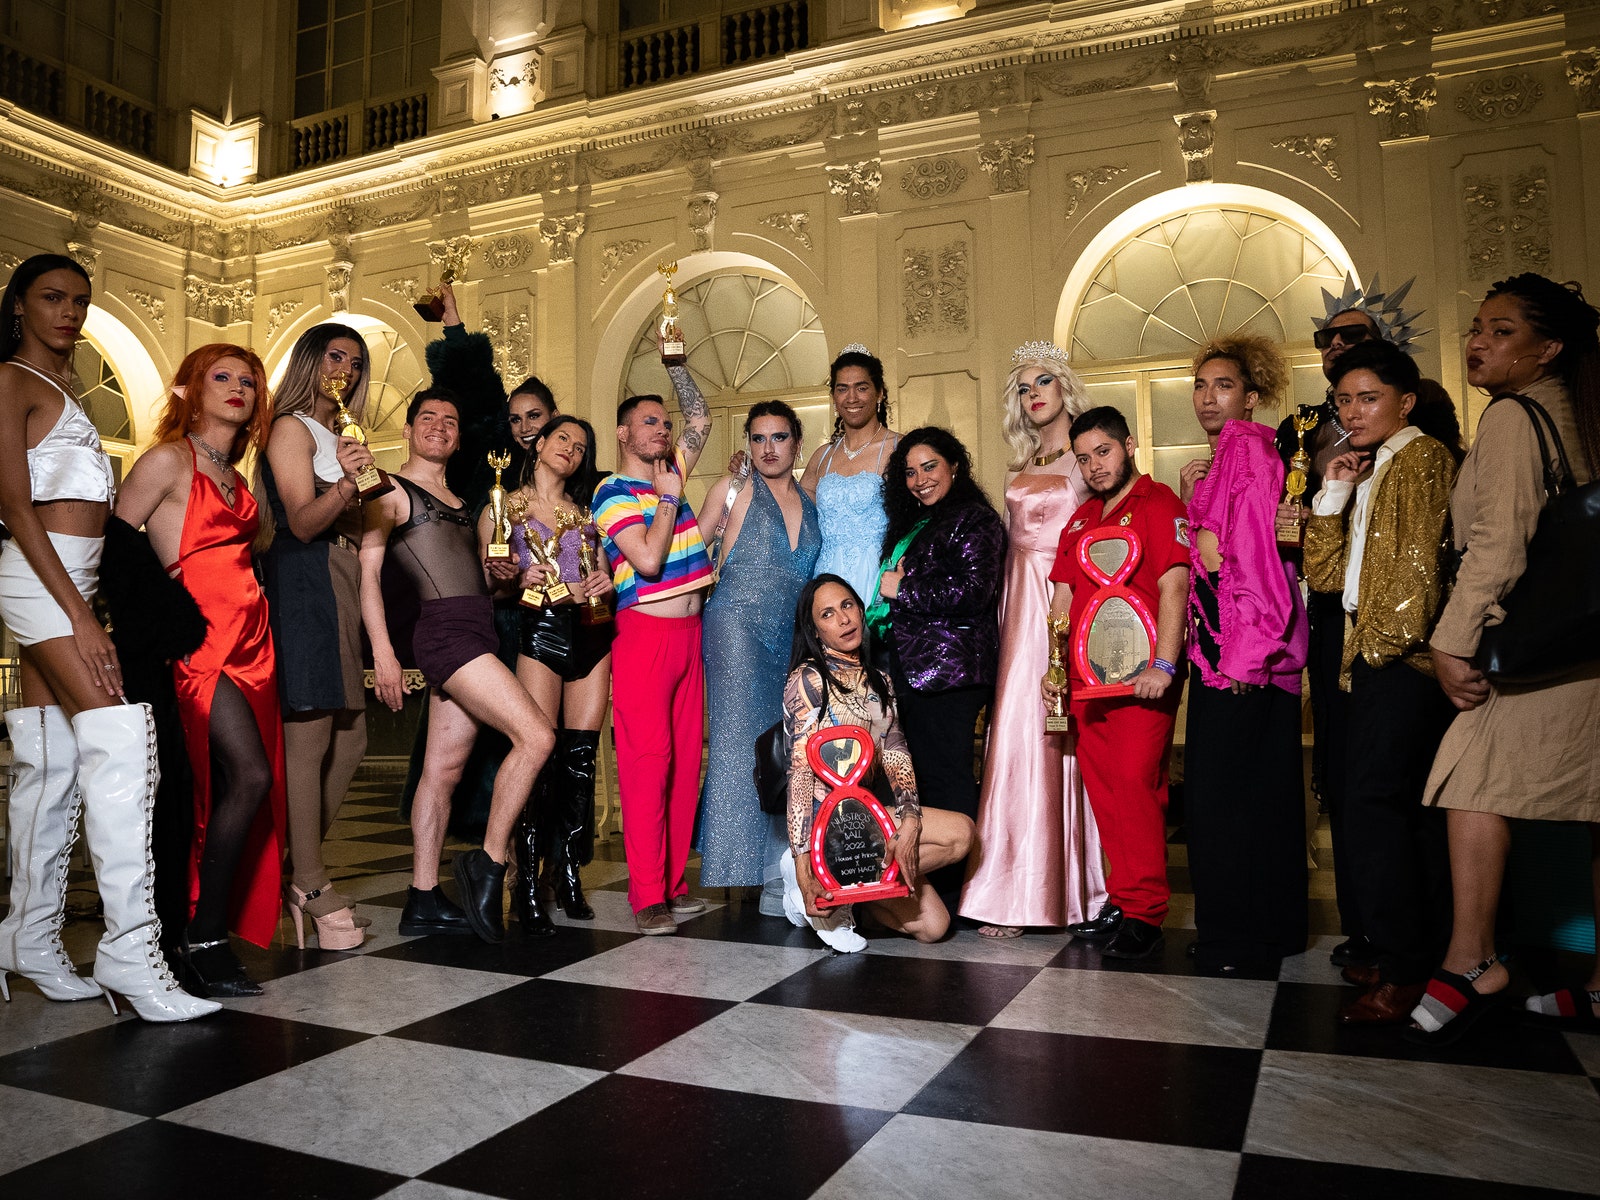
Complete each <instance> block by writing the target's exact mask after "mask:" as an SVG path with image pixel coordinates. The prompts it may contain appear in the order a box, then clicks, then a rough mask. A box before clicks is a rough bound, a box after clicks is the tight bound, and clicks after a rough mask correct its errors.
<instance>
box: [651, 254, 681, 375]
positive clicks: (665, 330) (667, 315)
mask: <svg viewBox="0 0 1600 1200" xmlns="http://www.w3.org/2000/svg"><path fill="white" fill-rule="evenodd" d="M656 270H657V271H659V272H660V273H661V274H662V275H663V276H664V277H665V278H666V281H667V290H666V291H664V292H662V293H661V321H660V324H658V325H657V328H658V329H659V330H660V331H661V361H662V362H663V363H665V364H666V365H667V366H669V367H670V366H675V365H677V364H678V363H681V362H682V361H683V360H684V357H685V354H684V348H683V326H682V325H681V324H679V322H678V293H677V292H676V291H674V290H673V287H672V277H673V276H674V275H676V274H677V272H678V264H677V263H676V262H662V263H657V264H656Z"/></svg>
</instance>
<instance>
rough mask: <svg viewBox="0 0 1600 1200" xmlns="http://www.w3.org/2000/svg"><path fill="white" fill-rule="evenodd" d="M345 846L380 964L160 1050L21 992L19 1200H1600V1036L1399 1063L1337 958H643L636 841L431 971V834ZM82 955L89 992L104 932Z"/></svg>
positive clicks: (128, 1027) (394, 829)
mask: <svg viewBox="0 0 1600 1200" xmlns="http://www.w3.org/2000/svg"><path fill="white" fill-rule="evenodd" d="M333 836H334V838H335V839H336V841H335V842H334V844H333V845H331V846H330V847H329V859H330V861H331V862H332V863H335V864H338V870H337V875H338V876H339V877H340V878H341V880H342V883H341V886H342V887H344V888H346V889H347V890H348V891H349V892H350V893H351V894H353V895H355V896H357V897H359V898H360V899H361V900H362V901H363V911H364V912H365V913H367V914H368V915H370V916H371V917H372V920H373V926H372V930H371V933H372V934H374V935H376V936H374V937H371V938H370V939H369V940H368V942H367V943H366V945H365V947H364V948H363V950H362V952H360V953H354V954H322V953H320V952H318V951H316V950H307V951H305V952H300V951H297V950H295V949H294V946H293V941H292V934H288V937H289V941H288V944H287V945H286V946H285V945H283V944H281V943H282V941H283V938H284V935H285V934H286V933H287V931H288V927H287V925H285V926H283V927H281V928H280V944H277V945H274V946H273V947H272V948H271V949H270V950H267V951H256V950H253V949H251V948H249V947H244V948H243V956H244V957H245V959H246V961H247V963H248V965H249V967H250V968H251V971H252V973H253V974H254V975H255V976H256V978H258V979H260V980H262V981H263V982H264V983H265V984H266V989H267V990H266V995H265V996H263V997H261V998H259V999H255V1000H248V1001H232V1002H229V1003H228V1005H227V1010H226V1011H225V1012H223V1013H222V1014H219V1015H218V1016H216V1017H213V1018H211V1019H209V1020H205V1021H200V1022H196V1023H194V1024H191V1025H180V1026H169V1027H161V1026H153V1025H146V1024H143V1023H141V1022H139V1021H138V1020H137V1019H134V1018H132V1017H128V1016H125V1017H123V1018H122V1019H120V1020H115V1021H114V1020H112V1018H111V1017H110V1014H109V1012H108V1010H107V1009H106V1007H105V1006H104V1005H103V1004H94V1003H88V1002H85V1003H80V1004H51V1003H48V1002H46V1001H44V1000H43V999H42V998H41V997H40V996H39V994H38V992H37V991H36V990H35V989H34V988H33V987H32V985H31V984H27V983H25V982H22V981H19V980H17V979H16V978H15V977H13V980H12V987H13V998H12V1003H11V1004H10V1005H9V1006H6V1007H5V1008H4V1010H3V1012H0V1195H5V1196H15V1197H44V1196H52V1195H67V1196H83V1197H117V1198H119V1200H122V1198H126V1200H138V1198H142V1197H160V1198H161V1200H170V1198H171V1197H172V1196H174V1195H180V1196H181V1195H195V1194H201V1195H219V1196H224V1197H228V1198H230V1200H232V1198H239V1200H244V1198H249V1197H294V1198H297V1200H298V1198H305V1197H338V1198H341V1200H347V1198H359V1197H375V1196H392V1197H404V1198H406V1200H443V1198H445V1197H457V1198H459V1197H474V1196H490V1197H506V1198H520V1197H529V1198H532V1197H538V1198H540V1200H544V1198H549V1197H565V1196H627V1197H630V1198H643V1197H653V1196H662V1197H695V1198H697V1200H698V1198H710V1197H723V1196H726V1197H736V1198H738V1200H753V1198H754V1200H782V1198H785V1197H806V1196H818V1197H833V1198H841V1200H842V1198H845V1197H851V1198H854V1197H861V1198H863V1200H883V1198H888V1197H906V1198H914V1200H935V1198H938V1197H961V1198H963V1200H965V1198H981V1197H1004V1198H1006V1200H1012V1198H1015V1197H1034V1196H1039V1197H1052V1198H1053V1197H1068V1196H1072V1197H1076V1196H1083V1197H1096V1198H1119V1197H1137V1198H1139V1200H1149V1198H1166V1197H1227V1196H1237V1197H1273V1198H1281V1197H1294V1198H1295V1200H1317V1198H1320V1197H1335V1196H1360V1197H1364V1198H1377V1197H1389V1196H1397V1197H1399V1196H1403V1197H1408V1198H1412V1200H1421V1198H1425V1197H1436V1196H1437V1197H1444V1196H1450V1197H1452V1198H1461V1200H1473V1198H1478V1197H1491V1196H1494V1197H1498V1196H1512V1195H1516V1196H1523V1195H1527V1196H1535V1195H1558V1194H1568V1195H1570V1194H1573V1193H1584V1192H1589V1191H1590V1190H1591V1189H1595V1188H1597V1187H1600V1094H1597V1086H1600V1084H1597V1080H1596V1076H1600V1037H1595V1036H1585V1035H1580V1034H1571V1033H1568V1034H1563V1033H1560V1032H1555V1031H1551V1030H1548V1029H1543V1028H1537V1027H1534V1026H1531V1025H1528V1024H1526V1023H1524V1022H1522V1021H1520V1020H1519V1019H1517V1018H1516V1017H1515V1016H1513V1015H1510V1014H1508V1015H1507V1016H1505V1017H1504V1018H1503V1019H1498V1020H1497V1024H1496V1025H1495V1027H1494V1028H1492V1029H1490V1030H1488V1031H1486V1032H1485V1034H1484V1035H1482V1036H1478V1037H1476V1038H1475V1039H1473V1040H1472V1041H1471V1043H1470V1044H1469V1045H1468V1046H1466V1047H1465V1048H1463V1049H1461V1050H1459V1051H1458V1052H1456V1053H1453V1054H1428V1053H1423V1052H1421V1051H1418V1050H1416V1049H1414V1048H1412V1047H1410V1046H1409V1045H1408V1044H1407V1043H1405V1042H1404V1041H1402V1040H1401V1038H1400V1037H1399V1035H1398V1033H1396V1032H1394V1031H1373V1030H1368V1031H1348V1030H1340V1029H1338V1028H1337V1027H1336V1023H1335V1021H1334V1012H1335V1009H1336V1006H1337V1005H1338V1002H1339V1000H1340V998H1341V996H1342V995H1343V994H1344V993H1345V991H1346V989H1344V988H1342V987H1341V985H1340V984H1339V981H1338V976H1337V974H1336V973H1335V971H1334V969H1333V968H1332V967H1330V966H1329V964H1328V960H1327V947H1328V946H1329V945H1331V943H1332V942H1333V940H1334V939H1333V938H1331V937H1323V938H1321V939H1319V946H1318V947H1317V948H1316V949H1314V950H1313V951H1312V952H1310V953H1308V954H1306V955H1303V956H1301V957H1300V958H1297V959H1294V960H1290V961H1289V962H1287V963H1286V964H1285V965H1284V968H1283V970H1282V972H1281V973H1280V975H1279V977H1278V978H1277V979H1257V980H1249V979H1237V980H1236V979H1230V980H1213V979H1202V978H1197V977H1195V975H1194V974H1193V972H1192V970H1191V969H1190V967H1189V963H1188V960H1187V959H1186V957H1185V955H1184V950H1185V948H1186V946H1187V945H1188V944H1189V942H1190V941H1191V940H1192V936H1193V935H1192V932H1190V931H1186V930H1184V929H1181V928H1175V929H1170V930H1169V934H1168V938H1167V943H1166V948H1165V953H1164V956H1163V957H1161V958H1160V959H1159V960H1158V961H1152V962H1149V963H1137V964H1114V963H1108V962H1103V961H1102V960H1101V959H1100V958H1099V957H1098V956H1097V955H1096V954H1095V953H1094V952H1093V951H1091V950H1088V949H1086V948H1084V947H1082V946H1077V945H1071V944H1069V943H1068V941H1067V939H1066V938H1065V937H1064V936H1062V935H1030V936H1026V937H1023V938H1021V939H1018V940H1016V941H1011V942H998V943H997V942H990V941H986V940H984V939H982V938H980V937H979V936H978V935H977V934H976V933H975V932H973V931H971V930H963V931H961V932H958V933H957V934H956V935H955V936H954V937H953V938H951V939H950V940H949V941H947V942H945V943H943V944H941V945H938V946H932V947H919V946H916V945H914V944H912V943H909V942H906V941H902V940H898V939H892V938H880V939H876V940H874V941H873V943H872V945H871V947H870V948H869V949H868V951H867V952H866V953H863V954H860V955H857V956H852V957H838V956H834V955H831V954H829V953H827V952H826V951H825V950H824V949H823V948H822V947H821V945H820V943H818V942H817V941H816V940H815V939H814V938H812V937H811V935H810V934H809V933H807V932H802V931H800V930H796V929H792V928H791V927H789V926H788V924H787V923H785V922H783V921H781V920H773V919H771V918H766V917H761V916H759V915H758V914H757V913H756V911H755V907H754V905H753V904H739V903H733V904H714V905H713V907H712V908H711V910H710V911H709V912H707V913H706V914H704V915H702V916H697V917H694V918H691V919H688V920H685V921H683V922H682V924H681V926H680V928H679V936H677V937H671V938H640V937H638V936H636V935H635V934H634V932H633V924H632V920H631V917H630V914H629V912H628V905H627V899H626V896H625V894H624V893H623V891H622V890H620V889H621V888H622V887H623V886H624V879H625V875H626V870H625V868H624V867H623V866H622V864H621V863H619V862H617V861H614V860H613V859H612V858H611V857H606V855H615V856H616V857H620V850H619V849H616V847H619V845H620V843H619V842H618V841H617V840H616V839H613V841H612V843H611V845H610V846H602V855H603V857H601V858H598V859H597V860H596V862H595V863H594V864H593V865H592V866H591V867H590V868H589V869H588V870H587V871H586V873H585V874H586V876H587V879H588V883H589V886H590V888H591V899H592V900H593V903H594V905H595V908H596V910H597V912H598V919H597V920H595V921H594V922H592V923H587V924H569V925H568V926H567V927H564V928H562V929H561V930H560V932H559V933H558V935H557V936H555V937H553V938H545V939H538V940H525V939H523V938H522V937H521V936H520V934H519V933H518V931H517V930H516V929H515V928H514V927H513V929H512V931H511V936H510V938H509V940H508V941H507V942H506V943H505V944H504V945H502V946H486V945H483V944H481V943H480V942H478V941H477V940H476V939H472V938H453V937H432V938H420V939H407V938H402V937H400V936H399V935H398V932H397V924H398V918H399V912H400V908H399V906H400V904H401V903H402V901H403V896H404V888H405V884H406V882H407V881H408V875H407V874H406V872H407V871H408V870H409V866H410V863H409V855H408V853H407V850H408V846H409V834H408V832H407V830H406V829H405V828H404V827H403V826H401V825H400V824H398V823H397V822H396V821H395V819H394V805H393V800H392V797H391V796H390V795H389V794H388V789H385V788H382V787H378V786H368V787H364V788H362V789H359V790H358V791H357V792H354V793H352V797H351V801H350V803H349V804H347V805H346V808H345V811H344V813H343V814H342V817H341V820H340V821H339V823H338V825H337V826H336V827H335V830H334V835H333ZM1175 851H1176V853H1175V859H1177V860H1179V861H1176V862H1175V867H1176V868H1177V869H1176V870H1175V872H1174V873H1175V875H1178V874H1179V873H1180V871H1181V846H1179V847H1175ZM75 898H77V897H76V895H75ZM707 898H708V899H720V898H721V893H717V894H716V895H715V896H710V895H708V897H707ZM1176 911H1179V910H1178V909H1177V908H1175V912H1176ZM1180 921H1181V918H1180ZM68 934H69V937H68V944H69V948H70V949H71V951H72V952H73V955H74V958H75V959H76V960H77V961H79V962H81V963H87V962H88V961H89V960H90V958H91V957H92V954H93V944H94V940H95V938H96V936H97V934H98V930H97V928H96V927H95V925H94V923H93V922H89V921H77V922H73V923H72V924H71V925H69V927H68ZM1567 965H1568V966H1569V967H1570V964H1567ZM1533 982H1542V981H1537V980H1533V979H1529V978H1525V977H1519V980H1518V983H1519V985H1522V986H1531V984H1532V983H1533Z"/></svg>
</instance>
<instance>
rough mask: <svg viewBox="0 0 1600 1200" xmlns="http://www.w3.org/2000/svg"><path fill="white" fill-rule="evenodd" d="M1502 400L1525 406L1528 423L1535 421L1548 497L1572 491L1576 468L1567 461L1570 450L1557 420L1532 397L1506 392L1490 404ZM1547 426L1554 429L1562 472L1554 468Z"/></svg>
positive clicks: (1523, 409)
mask: <svg viewBox="0 0 1600 1200" xmlns="http://www.w3.org/2000/svg"><path fill="white" fill-rule="evenodd" d="M1500 400H1515V401H1516V402H1517V403H1518V404H1519V405H1520V406H1521V407H1522V411H1523V412H1525V413H1527V414H1528V420H1530V421H1532V422H1533V433H1534V436H1535V437H1536V438H1538V440H1539V467H1540V469H1541V470H1542V471H1543V473H1544V490H1545V495H1546V496H1559V495H1561V493H1562V492H1565V491H1567V490H1568V489H1570V488H1572V487H1573V486H1574V485H1575V483H1576V480H1575V478H1574V476H1573V474H1572V465H1571V463H1570V462H1569V461H1568V459H1567V448H1566V446H1565V445H1564V444H1563V443H1562V441H1561V431H1560V430H1558V429H1557V428H1556V423H1555V420H1554V418H1552V417H1551V416H1550V413H1549V412H1548V411H1547V410H1546V409H1545V406H1544V405H1542V404H1540V403H1539V402H1538V401H1537V400H1535V399H1534V398H1533V397H1532V396H1524V395H1522V394H1521V393H1520V392H1505V393H1502V394H1501V395H1499V396H1496V397H1495V398H1494V400H1491V401H1490V402H1489V403H1490V404H1494V403H1496V402H1497V401H1500ZM1546 426H1548V427H1549V429H1550V438H1551V439H1553V440H1554V442H1555V447H1556V452H1555V461H1556V462H1558V463H1559V464H1560V470H1559V471H1558V470H1557V469H1556V468H1555V467H1553V466H1552V465H1551V461H1552V460H1551V455H1550V442H1549V441H1547V440H1546V438H1545V427H1546Z"/></svg>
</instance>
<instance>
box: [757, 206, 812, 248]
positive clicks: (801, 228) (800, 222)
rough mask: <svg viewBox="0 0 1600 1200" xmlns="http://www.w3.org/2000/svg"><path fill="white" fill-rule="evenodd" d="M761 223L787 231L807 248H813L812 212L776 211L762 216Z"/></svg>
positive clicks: (780, 230)
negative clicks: (810, 230) (811, 232)
mask: <svg viewBox="0 0 1600 1200" xmlns="http://www.w3.org/2000/svg"><path fill="white" fill-rule="evenodd" d="M761 224H763V225H765V226H767V228H769V229H776V230H777V231H778V232H779V233H787V234H788V235H789V236H790V237H792V238H793V239H794V240H795V241H797V242H799V243H800V244H801V245H802V246H804V247H805V248H806V249H807V250H810V249H811V234H810V232H809V226H810V224H811V214H810V213H808V212H775V213H768V214H767V215H766V216H764V217H762V218H761Z"/></svg>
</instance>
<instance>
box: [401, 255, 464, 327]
mask: <svg viewBox="0 0 1600 1200" xmlns="http://www.w3.org/2000/svg"><path fill="white" fill-rule="evenodd" d="M455 281H456V273H455V272H454V271H452V270H450V269H449V268H446V269H445V270H444V271H442V272H441V273H440V275H439V286H438V287H436V288H429V289H428V290H427V291H425V292H423V293H422V295H420V296H418V297H417V300H416V303H415V304H413V305H412V306H411V307H412V308H414V309H416V310H417V316H419V317H421V318H422V319H423V320H424V321H427V322H428V323H429V324H430V325H437V324H438V323H439V322H440V321H443V320H444V288H445V286H446V285H448V284H452V283H454V282H455Z"/></svg>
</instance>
